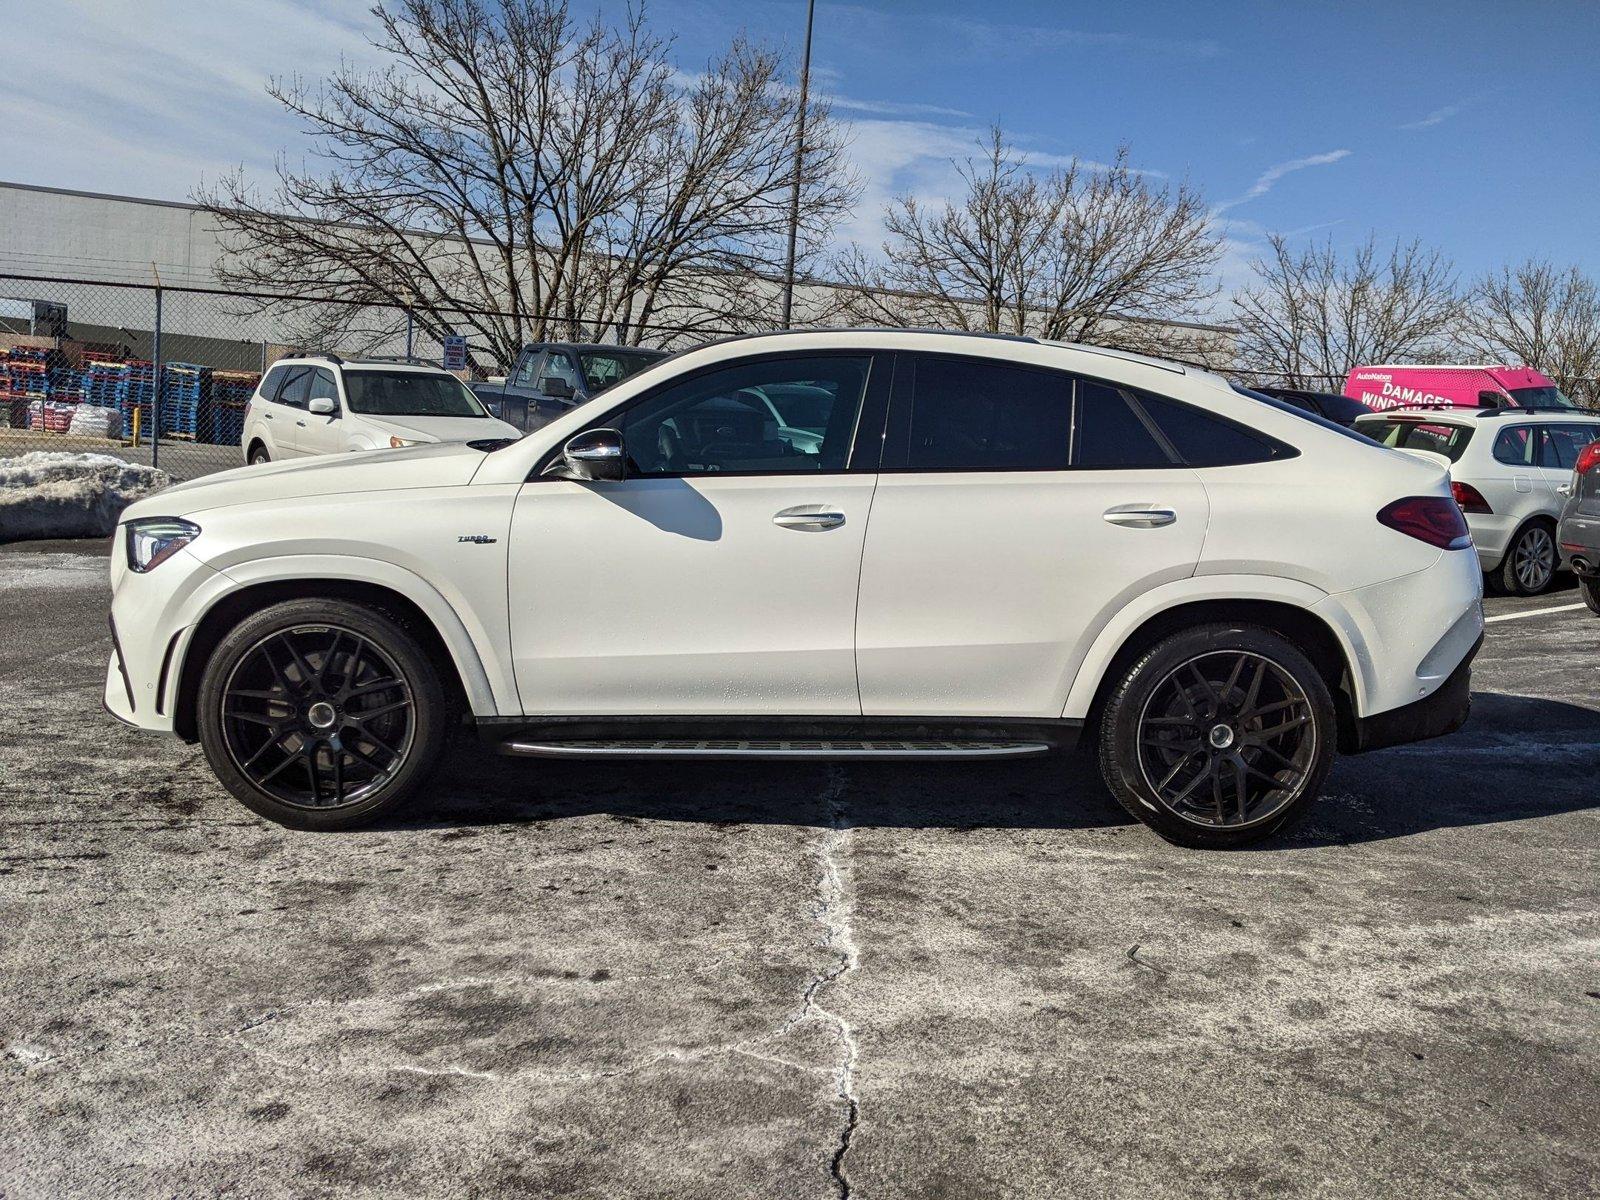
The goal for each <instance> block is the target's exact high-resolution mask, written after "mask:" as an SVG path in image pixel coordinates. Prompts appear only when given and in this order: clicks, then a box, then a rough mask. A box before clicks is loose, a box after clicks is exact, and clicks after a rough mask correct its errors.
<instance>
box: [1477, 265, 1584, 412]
mask: <svg viewBox="0 0 1600 1200" xmlns="http://www.w3.org/2000/svg"><path fill="white" fill-rule="evenodd" d="M1463 326H1464V336H1465V339H1466V341H1467V343H1468V344H1469V345H1470V346H1471V347H1472V348H1473V349H1474V350H1476V351H1478V352H1479V353H1481V354H1484V355H1486V356H1487V357H1489V358H1491V359H1494V360H1495V361H1497V362H1508V363H1517V364H1522V365H1525V366H1530V367H1536V368H1538V369H1539V370H1541V371H1543V372H1544V373H1545V374H1546V375H1548V376H1550V378H1551V379H1553V380H1555V381H1556V384H1557V385H1558V386H1559V387H1560V388H1561V390H1562V391H1564V392H1566V393H1567V394H1568V395H1570V396H1575V397H1579V398H1581V399H1583V400H1584V401H1585V402H1586V403H1588V404H1589V405H1590V406H1591V407H1594V406H1595V405H1596V401H1597V400H1600V395H1597V385H1600V287H1596V285H1595V281H1594V280H1592V279H1590V278H1588V277H1587V276H1586V275H1584V274H1583V272H1582V271H1580V270H1578V268H1577V267H1568V268H1567V269H1566V270H1565V271H1563V270H1560V269H1559V268H1557V267H1555V266H1553V265H1552V264H1551V263H1549V262H1547V261H1540V260H1536V259H1530V260H1529V261H1527V262H1524V263H1522V264H1521V265H1519V266H1516V267H1502V268H1501V269H1500V270H1499V271H1497V272H1494V273H1492V274H1490V275H1487V276H1485V277H1484V278H1483V279H1481V280H1479V281H1478V283H1477V285H1476V286H1475V287H1474V288H1473V289H1472V294H1471V297H1470V302H1469V304H1468V307H1467V311H1466V317H1465V320H1464V322H1463Z"/></svg>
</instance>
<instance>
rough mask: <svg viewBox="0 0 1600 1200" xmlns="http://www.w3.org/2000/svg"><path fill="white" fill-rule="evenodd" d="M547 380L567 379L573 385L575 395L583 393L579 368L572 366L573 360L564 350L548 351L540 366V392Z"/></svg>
mask: <svg viewBox="0 0 1600 1200" xmlns="http://www.w3.org/2000/svg"><path fill="white" fill-rule="evenodd" d="M546 379H565V380H566V381H567V382H568V383H570V384H571V385H572V390H573V392H574V393H577V392H581V391H583V384H582V381H580V380H579V379H578V368H577V367H575V366H573V365H572V360H571V359H570V358H568V357H567V355H566V352H565V351H562V350H546V351H545V354H544V361H543V362H542V363H541V364H540V366H539V385H540V390H541V391H543V390H544V381H545V380H546Z"/></svg>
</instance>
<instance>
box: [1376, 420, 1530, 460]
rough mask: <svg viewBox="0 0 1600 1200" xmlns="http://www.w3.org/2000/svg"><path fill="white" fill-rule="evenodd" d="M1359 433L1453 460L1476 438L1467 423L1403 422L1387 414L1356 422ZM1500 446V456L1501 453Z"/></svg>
mask: <svg viewBox="0 0 1600 1200" xmlns="http://www.w3.org/2000/svg"><path fill="white" fill-rule="evenodd" d="M1355 427H1356V429H1357V431H1358V432H1361V433H1364V434H1366V435H1367V436H1368V437H1370V438H1371V439H1372V440H1373V441H1375V442H1378V443H1380V444H1382V445H1385V446H1393V447H1394V448H1395V449H1396V450H1431V451H1433V453H1435V454H1442V455H1444V456H1445V457H1446V458H1448V459H1449V460H1450V461H1451V462H1455V461H1456V460H1458V459H1459V458H1460V457H1461V456H1462V455H1463V454H1465V453H1466V452H1467V443H1468V442H1470V441H1472V432H1473V431H1472V428H1471V426H1467V425H1447V424H1445V423H1444V422H1443V421H1437V422H1434V421H1403V420H1397V419H1390V418H1385V417H1363V418H1362V419H1361V420H1359V421H1357V422H1356V425H1355ZM1498 453H1499V451H1498V449H1497V450H1496V455H1497V456H1498Z"/></svg>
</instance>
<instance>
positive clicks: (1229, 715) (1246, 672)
mask: <svg viewBox="0 0 1600 1200" xmlns="http://www.w3.org/2000/svg"><path fill="white" fill-rule="evenodd" d="M1138 739H1139V769H1140V771H1141V773H1142V774H1143V777H1144V782H1145V784H1146V786H1147V787H1149V789H1150V791H1151V792H1152V793H1153V794H1154V795H1155V796H1156V798H1157V799H1158V800H1159V801H1160V802H1161V804H1162V806H1163V807H1165V808H1166V809H1167V811H1169V812H1170V813H1172V814H1173V815H1174V816H1176V817H1178V818H1180V819H1181V820H1183V821H1186V822H1189V823H1191V824H1194V825H1199V826H1203V827H1206V828H1210V829H1244V828H1246V827H1248V826H1251V825H1257V824H1260V823H1262V822H1264V821H1270V820H1271V819H1272V818H1273V817H1275V816H1277V815H1278V814H1279V813H1281V812H1283V810H1284V809H1286V808H1288V807H1289V806H1290V805H1291V804H1293V803H1294V802H1295V800H1296V799H1298V798H1299V796H1300V795H1301V794H1302V793H1303V792H1304V791H1305V788H1306V784H1307V782H1308V780H1309V779H1310V776H1311V771H1312V767H1313V764H1314V763H1315V762H1316V759H1317V725H1316V722H1315V721H1314V720H1313V714H1312V706H1311V702H1310V700H1309V698H1308V697H1307V695H1306V689H1305V688H1304V687H1303V686H1302V685H1301V684H1300V682H1299V681H1298V680H1296V679H1295V677H1294V676H1293V675H1292V674H1290V673H1289V672H1288V671H1287V670H1285V669H1284V668H1283V667H1282V666H1281V665H1279V664H1278V663H1276V662H1274V661H1273V660H1272V659H1270V658H1267V657H1265V656H1264V655H1261V654H1256V653H1253V652H1250V651H1245V650H1218V651H1214V652H1212V653H1209V654H1202V655H1199V656H1197V657H1195V658H1191V659H1189V660H1188V661H1186V662H1184V663H1182V664H1181V665H1179V666H1178V667H1177V668H1175V669H1174V670H1172V671H1169V672H1168V673H1167V675H1166V676H1165V677H1164V678H1163V679H1162V680H1161V681H1160V682H1159V683H1157V684H1156V686H1155V689H1154V690H1153V691H1152V692H1151V693H1150V697H1149V699H1148V700H1146V701H1145V705H1144V708H1143V709H1142V710H1141V712H1140V714H1139V724H1138Z"/></svg>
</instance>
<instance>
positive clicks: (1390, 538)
mask: <svg viewBox="0 0 1600 1200" xmlns="http://www.w3.org/2000/svg"><path fill="white" fill-rule="evenodd" d="M800 394H803V395H804V396H805V397H806V398H807V400H808V401H809V402H811V403H809V404H808V418H807V420H806V421H805V422H804V424H805V425H806V426H807V427H808V429H809V428H815V429H817V430H818V431H819V433H818V434H816V435H812V434H810V433H809V432H808V433H807V436H805V437H796V436H795V435H794V434H793V432H792V431H787V430H788V429H789V427H788V426H787V425H786V423H785V422H782V421H780V420H779V419H778V418H777V417H775V416H774V414H773V411H772V408H773V405H772V404H771V403H769V402H768V399H767V398H770V397H773V396H791V397H792V396H794V395H800ZM824 398H825V401H826V402H825V403H823V400H824ZM782 403H783V402H782V401H781V400H780V401H778V402H777V404H778V407H779V408H781V407H782ZM824 408H825V409H826V411H825V412H824V411H822V410H823V409H824ZM1481 579H1482V577H1481V575H1480V573H1479V571H1478V564H1477V559H1476V557H1475V556H1474V555H1473V553H1472V543H1471V539H1470V538H1469V536H1468V534H1467V528H1466V525H1465V523H1464V522H1463V521H1462V518H1461V513H1460V511H1459V510H1458V509H1457V508H1456V505H1455V503H1454V501H1453V500H1452V499H1451V498H1450V485H1449V480H1448V478H1447V477H1446V474H1445V472H1444V471H1443V470H1442V469H1441V468H1440V467H1438V466H1437V465H1436V464H1433V463H1428V462H1424V461H1421V460H1419V459H1416V458H1414V457H1412V456H1409V455H1406V454H1400V453H1397V452H1395V451H1392V450H1386V449H1383V448H1382V447H1379V446H1376V445H1374V444H1373V443H1372V442H1371V441H1369V440H1368V439H1366V438H1363V437H1359V436H1357V435H1354V434H1352V433H1350V432H1349V431H1347V430H1344V429H1342V428H1340V427H1338V426H1335V425H1331V424H1329V423H1327V422H1323V421H1321V420H1320V419H1318V418H1314V417H1308V416H1306V415H1303V414H1301V413H1299V412H1297V411H1296V410H1293V409H1290V408H1288V407H1286V406H1281V405H1279V404H1278V403H1277V402H1275V401H1270V400H1262V399H1258V398H1255V397H1253V396H1251V395H1249V394H1242V393H1240V392H1239V391H1236V390H1234V389H1232V388H1231V387H1230V386H1229V385H1228V384H1227V383H1226V382H1225V381H1224V380H1222V379H1220V378H1218V377H1217V376H1215V375H1211V374H1208V373H1206V372H1203V371H1197V370H1193V369H1190V368H1186V367H1182V366H1177V365H1173V364H1169V363H1163V362H1158V361H1155V360H1152V359H1142V358H1136V357H1133V356H1129V355H1123V354H1117V353H1114V352H1109V351H1102V350H1094V349H1090V348H1087V347H1076V346H1065V345H1053V344H1047V343H1041V342H1036V341H1033V340H1029V339H1020V338H997V337H981V336H964V335H955V334H934V333H925V332H884V331H819V332H810V333H788V334H777V335H764V336H759V337H751V338H743V339H735V340H732V341H728V342H722V343H719V344H714V345H711V346H706V347H702V348H701V349H698V350H694V351H690V352H687V353H684V354H680V355H677V356H675V357H673V358H671V359H667V360H664V361H662V362H661V363H658V364H656V365H654V366H651V367H649V368H646V369H645V370H643V371H641V372H640V373H639V374H637V375H635V376H633V377H632V378H631V379H628V380H627V381H626V382H624V383H621V384H618V385H617V386H616V387H615V388H612V389H611V390H609V391H607V392H606V393H605V394H604V395H603V396H601V397H599V398H597V399H595V400H593V401H591V402H589V403H588V404H585V405H583V406H581V407H579V408H577V409H575V410H573V411H572V412H570V413H567V414H566V415H564V416H562V417H560V418H558V419H557V420H555V421H554V422H552V423H551V424H549V425H548V426H545V427H544V428H541V429H539V430H537V431H535V432H534V433H531V434H529V435H528V436H527V437H525V438H524V439H523V440H522V441H520V442H516V443H513V444H509V445H505V446H503V447H499V448H495V447H491V446H488V445H486V444H484V443H481V442H478V443H472V444H468V445H440V446H417V447H413V448H411V449H408V450H396V451H389V452H379V453H376V454H364V455H354V456H350V457H348V458H345V459H341V460H339V461H336V462H328V461H324V462H322V463H320V464H304V465H301V464H293V463H291V464H281V465H274V466H269V467H261V468H254V469H245V470H241V471H234V472H230V473H227V474H223V475H218V476H212V477H210V478H207V479H201V480H197V481H194V482H191V483H185V484H180V485H178V486H177V487H173V488H169V489H168V490H167V491H165V492H162V493H160V494H159V495H157V496H154V497H152V498H150V499H147V500H144V501H141V502H139V503H137V504H135V505H133V506H132V507H131V508H129V509H128V510H127V511H126V513H125V516H124V522H123V524H122V526H121V528H120V530H119V533H118V539H117V543H116V550H115V553H114V554H113V556H112V589H113V593H114V598H113V602H112V617H113V622H112V625H113V632H114V640H115V647H116V648H115V650H114V653H113V656H112V659H111V663H110V665H109V668H108V671H107V676H106V692H105V698H106V704H107V705H108V707H109V708H110V710H111V711H112V713H114V714H115V715H116V716H118V717H120V718H121V719H123V720H125V721H128V722H131V723H133V724H136V725H138V726H139V727H141V728H144V729H148V730H156V731H162V732H174V733H177V734H178V735H180V736H182V737H185V738H189V739H198V740H199V741H200V742H201V744H202V745H203V746H204V749H205V752H206V755H207V757H208V758H209V760H210V762H211V764H212V767H213V769H214V770H215V771H216V772H217V775H218V777H219V778H220V779H221V780H222V781H223V783H224V784H226V785H227V787H228V788H229V789H230V790H231V791H232V792H233V793H234V794H235V795H236V796H237V797H238V798H239V799H240V800H242V801H243V802H244V803H245V804H247V805H248V806H250V807H251V808H252V809H254V810H255V811H256V812H258V813H261V814H264V815H266V816H268V817H271V818H272V819H274V820H277V821H281V822H283V823H284V824H288V825H293V826H298V827H302V828H316V829H336V828H347V827H350V826H353V825H355V824H358V823H360V822H362V821H366V820H369V819H371V818H373V817H375V816H377V815H378V814H379V813H381V812H384V811H386V810H389V809H391V808H393V807H394V806H395V805H397V804H398V803H400V802H401V801H402V800H403V799H404V798H405V797H406V796H407V795H409V794H411V793H414V792H415V791H416V790H417V788H418V787H419V785H420V784H421V783H422V781H423V780H424V779H425V778H426V776H427V774H428V772H429V770H430V769H431V768H432V767H433V766H434V764H435V762H436V760H437V759H438V757H439V755H440V752H441V749H442V747H443V745H444V742H445V739H446V734H447V732H448V730H449V729H450V728H451V727H452V725H453V724H454V723H455V718H454V714H455V713H456V712H457V711H458V710H459V709H460V708H465V710H466V711H467V712H468V713H469V714H470V716H471V718H472V719H473V720H474V722H475V723H476V725H477V727H478V729H479V731H480V733H481V734H482V736H484V737H485V738H486V739H488V740H489V741H490V742H492V743H493V744H495V745H497V746H498V747H499V748H500V749H501V750H502V751H503V752H505V753H508V754H515V755H529V756H535V757H539V756H545V757H562V758H577V759H590V760H594V761H595V763H596V765H597V766H598V765H599V764H600V763H602V762H604V761H605V760H608V759H612V758H617V757H623V756H628V757H658V758H672V759H704V758H737V757H765V758H779V759H815V758H824V757H831V758H862V759H910V758H931V759H946V760H960V759H1005V758H1014V757H1020V756H1024V755H1034V754H1040V753H1045V752H1048V751H1050V750H1052V749H1055V748H1058V747H1066V746H1069V745H1071V744H1072V743H1073V742H1074V741H1075V740H1076V739H1077V738H1078V737H1079V735H1080V734H1084V735H1087V736H1088V737H1089V738H1091V739H1092V741H1093V744H1094V745H1095V747H1096V748H1097V752H1098V754H1099V758H1100V762H1101V764H1102V767H1103V772H1104V775H1105V778H1106V781H1107V783H1108V784H1109V785H1110V787H1111V790H1112V791H1113V792H1114V793H1115V794H1116V796H1117V798H1118V799H1119V800H1120V801H1121V802H1122V803H1123V804H1124V805H1125V806H1126V807H1127V809H1128V811H1130V812H1131V813H1133V814H1134V815H1135V816H1137V817H1139V818H1141V819H1142V820H1144V821H1146V822H1148V823H1149V824H1150V825H1152V826H1154V827H1155V828H1156V829H1157V830H1159V831H1160V832H1161V833H1162V834H1164V835H1165V836H1167V837H1169V838H1172V839H1174V840H1177V841H1180V842H1184V843H1188V844H1195V845H1208V846H1227V845H1235V844H1239V843H1242V842H1246V841H1250V840H1253V839H1255V838H1258V837H1262V836H1265V835H1267V834H1269V833H1271V832H1273V831H1274V830H1277V829H1279V828H1281V827H1282V826H1283V825H1284V824H1285V823H1286V822H1287V821H1289V820H1290V819H1292V818H1293V817H1294V816H1296V815H1297V814H1298V813H1300V812H1302V811H1303V810H1304V809H1305V808H1306V807H1307V806H1308V805H1309V804H1310V803H1311V801H1312V799H1313V798H1314V797H1315V796H1316V795H1317V793H1318V791H1319V789H1320V788H1321V786H1322V783H1323V780H1324V778H1325V776H1326V774H1327V771H1328V768H1329V764H1330V762H1331V760H1332V757H1333V755H1334V752H1335V749H1336V748H1338V749H1342V750H1345V751H1356V750H1362V749H1371V748H1373V747H1376V746H1383V745H1389V744H1393V743H1395V742H1401V741H1411V740H1415V739H1418V738H1423V737H1430V736H1434V735H1438V734H1442V733H1448V732H1450V731H1451V730H1453V729H1455V728H1456V727H1458V726H1459V725H1460V723H1461V722H1462V721H1463V720H1464V719H1465V717H1466V712H1467V704H1468V684H1469V679H1468V675H1469V663H1470V661H1471V659H1472V657H1473V654H1474V653H1475V651H1476V649H1477V646H1478V644H1479V643H1480V641H1481V640H1482V630H1483V618H1482V611H1481V605H1480V603H1479V597H1480V590H1481V589H1480V585H1481Z"/></svg>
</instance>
